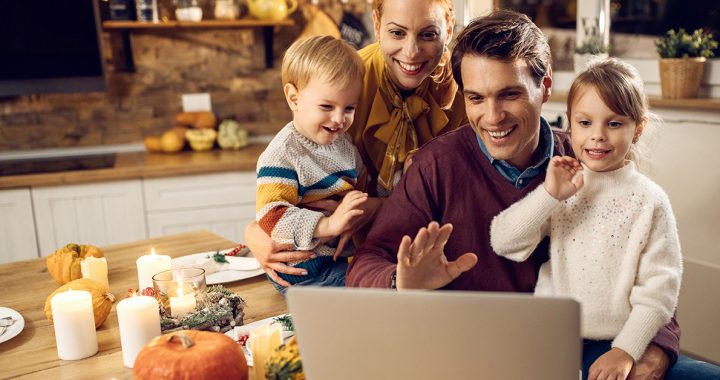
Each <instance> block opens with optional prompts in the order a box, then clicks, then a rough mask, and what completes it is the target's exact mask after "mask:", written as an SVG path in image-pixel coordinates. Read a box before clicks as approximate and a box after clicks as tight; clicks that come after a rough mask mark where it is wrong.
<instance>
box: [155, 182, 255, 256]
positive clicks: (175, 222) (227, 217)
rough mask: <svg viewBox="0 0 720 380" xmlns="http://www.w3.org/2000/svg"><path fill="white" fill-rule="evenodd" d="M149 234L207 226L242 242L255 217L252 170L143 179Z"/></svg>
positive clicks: (178, 231)
mask: <svg viewBox="0 0 720 380" xmlns="http://www.w3.org/2000/svg"><path fill="white" fill-rule="evenodd" d="M143 185H144V195H145V209H146V212H147V214H146V216H147V225H148V234H149V237H157V236H163V235H170V234H176V233H180V232H185V231H192V230H198V229H203V230H208V231H210V232H213V233H215V234H217V235H220V236H222V237H224V238H226V239H228V240H232V241H236V242H242V241H243V233H244V231H245V227H246V226H247V225H248V224H249V223H250V222H251V221H253V220H254V219H255V173H254V172H241V173H220V174H205V175H194V176H183V177H172V178H154V179H146V180H145V181H144V182H143Z"/></svg>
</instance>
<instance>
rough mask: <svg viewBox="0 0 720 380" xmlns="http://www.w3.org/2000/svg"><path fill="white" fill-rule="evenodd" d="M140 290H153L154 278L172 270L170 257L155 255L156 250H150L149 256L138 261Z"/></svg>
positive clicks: (141, 257)
mask: <svg viewBox="0 0 720 380" xmlns="http://www.w3.org/2000/svg"><path fill="white" fill-rule="evenodd" d="M136 264H137V271H138V290H140V291H143V290H144V289H145V288H152V287H153V282H152V276H154V275H156V274H158V273H160V272H162V271H165V270H170V269H171V268H172V264H171V262H170V256H165V255H157V254H155V248H152V249H151V250H150V254H149V255H144V256H140V257H139V258H138V259H137V262H136Z"/></svg>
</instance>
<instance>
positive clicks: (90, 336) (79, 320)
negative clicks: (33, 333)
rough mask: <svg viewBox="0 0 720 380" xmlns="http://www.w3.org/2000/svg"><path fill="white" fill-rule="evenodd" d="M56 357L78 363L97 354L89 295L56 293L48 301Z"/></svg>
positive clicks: (80, 291)
mask: <svg viewBox="0 0 720 380" xmlns="http://www.w3.org/2000/svg"><path fill="white" fill-rule="evenodd" d="M50 308H51V309H52V315H53V325H54V327H55V344H56V345H57V351H58V358H60V359H62V360H78V359H84V358H87V357H88V356H92V355H95V353H97V352H98V342H97V335H95V316H94V315H93V307H92V296H91V295H90V293H89V292H86V291H84V290H72V289H69V290H68V291H67V292H60V293H58V294H56V295H54V296H53V298H52V299H51V300H50Z"/></svg>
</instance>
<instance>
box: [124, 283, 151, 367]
mask: <svg viewBox="0 0 720 380" xmlns="http://www.w3.org/2000/svg"><path fill="white" fill-rule="evenodd" d="M117 315H118V326H119V327H120V346H121V347H122V354H123V364H125V367H128V368H132V367H133V365H134V364H135V358H137V356H138V354H139V353H140V350H141V349H142V348H143V346H145V344H147V343H148V342H149V341H150V340H151V339H152V338H154V337H156V336H158V335H160V311H159V309H158V303H157V301H155V298H152V297H146V296H139V297H138V296H137V295H136V294H133V297H130V298H125V299H124V300H122V301H120V303H118V304H117Z"/></svg>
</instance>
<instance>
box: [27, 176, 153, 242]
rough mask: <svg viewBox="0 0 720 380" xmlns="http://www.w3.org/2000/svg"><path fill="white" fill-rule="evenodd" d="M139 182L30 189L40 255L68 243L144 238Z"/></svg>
mask: <svg viewBox="0 0 720 380" xmlns="http://www.w3.org/2000/svg"><path fill="white" fill-rule="evenodd" d="M141 183H142V182H141V180H139V179H136V180H129V181H117V182H99V183H90V184H81V185H66V186H52V187H37V188H33V189H32V198H33V203H34V205H35V223H36V226H37V234H38V243H39V246H40V255H41V256H47V255H49V254H51V253H52V252H54V251H55V250H56V249H58V248H59V247H62V246H64V245H65V244H68V243H80V244H92V245H96V246H103V245H108V244H115V243H125V242H129V241H135V240H141V239H145V238H147V232H146V228H145V217H144V216H145V215H144V208H143V199H142V185H141Z"/></svg>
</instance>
